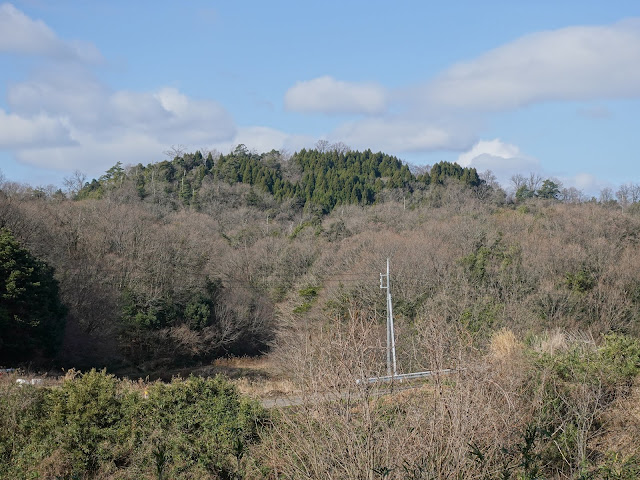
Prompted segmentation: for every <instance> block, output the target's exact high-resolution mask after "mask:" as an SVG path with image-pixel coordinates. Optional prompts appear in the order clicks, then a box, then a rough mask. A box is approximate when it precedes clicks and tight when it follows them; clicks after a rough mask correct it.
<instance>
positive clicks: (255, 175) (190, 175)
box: [74, 145, 483, 214]
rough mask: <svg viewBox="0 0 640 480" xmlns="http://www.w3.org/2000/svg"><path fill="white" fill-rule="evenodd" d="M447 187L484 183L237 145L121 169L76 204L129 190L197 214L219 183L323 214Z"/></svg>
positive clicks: (459, 173) (399, 166)
mask: <svg viewBox="0 0 640 480" xmlns="http://www.w3.org/2000/svg"><path fill="white" fill-rule="evenodd" d="M449 179H455V180H457V181H460V182H462V183H463V184H465V185H467V186H469V187H478V186H480V184H481V183H483V182H482V180H481V179H480V178H479V176H478V173H477V172H476V170H475V169H474V168H462V167H460V166H459V165H457V164H452V163H449V162H440V163H437V164H436V165H434V166H433V167H432V168H431V169H430V171H429V172H427V173H423V174H420V175H418V176H415V175H413V174H412V173H411V171H410V170H409V167H408V166H407V165H406V164H403V163H402V162H401V161H400V160H398V159H397V158H396V157H393V156H390V155H386V154H384V153H381V152H378V153H373V152H372V151H371V150H365V151H364V152H358V151H352V150H342V151H341V150H337V149H332V150H328V151H319V150H305V149H303V150H301V151H300V152H297V153H296V154H294V155H293V156H292V157H291V158H289V159H287V158H286V157H285V156H283V155H281V154H280V152H277V151H275V150H272V151H271V152H269V153H264V154H257V153H252V152H249V150H248V149H247V148H246V147H245V146H244V145H239V146H238V147H236V149H235V150H234V151H233V152H232V153H229V154H228V155H216V157H215V158H214V156H213V155H212V153H211V152H209V153H208V154H207V155H206V157H205V156H203V155H202V153H201V152H200V151H196V152H195V153H193V154H182V155H179V156H176V157H175V158H174V159H173V160H171V161H169V160H165V161H163V162H159V163H155V164H151V165H147V166H143V165H142V164H139V165H136V166H133V167H129V168H127V169H125V168H123V167H122V165H121V164H120V163H118V164H116V165H115V166H114V167H112V168H110V169H109V170H108V171H107V172H106V173H105V174H104V175H103V176H101V177H100V178H99V179H97V180H96V179H94V180H92V181H91V182H90V183H86V184H84V185H83V186H82V188H79V189H78V191H77V192H74V198H76V199H86V198H103V197H104V196H105V194H106V193H107V192H108V191H109V190H110V189H113V188H119V187H122V186H123V184H124V183H125V182H128V183H131V184H132V185H133V186H134V187H135V192H136V194H137V195H138V197H139V198H140V199H142V200H145V199H146V200H147V201H161V198H162V197H165V196H168V197H169V198H170V199H171V200H172V201H174V202H178V203H179V204H181V205H188V206H191V207H194V208H200V207H201V206H202V204H203V203H206V202H207V200H208V198H209V197H210V196H211V192H210V191H209V190H210V186H211V184H213V183H216V182H224V183H226V184H229V185H234V184H245V185H250V186H252V187H255V188H256V189H257V190H258V191H259V192H262V193H267V194H269V195H271V196H272V198H273V200H274V201H276V202H283V201H286V200H290V201H292V202H293V203H294V204H297V205H300V206H307V207H308V208H311V207H315V208H319V209H321V211H322V213H325V214H326V213H329V212H330V211H331V210H333V208H334V207H335V206H336V205H349V204H357V205H371V204H373V203H375V202H376V200H377V199H378V198H379V195H380V193H381V192H382V191H383V190H393V189H403V190H406V191H407V192H413V191H414V190H424V189H425V187H427V186H428V185H430V184H440V185H441V184H443V183H444V182H445V181H447V180H449ZM208 187H209V188H208ZM259 201H260V199H259V198H258V196H257V195H255V194H252V195H250V196H249V198H248V199H247V202H248V203H249V204H252V203H253V204H254V205H256V204H258V203H259Z"/></svg>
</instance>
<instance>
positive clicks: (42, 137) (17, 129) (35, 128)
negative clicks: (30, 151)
mask: <svg viewBox="0 0 640 480" xmlns="http://www.w3.org/2000/svg"><path fill="white" fill-rule="evenodd" d="M65 124H66V122H65V120H64V119H60V118H55V117H50V116H47V115H46V114H38V115H34V116H31V117H24V116H20V115H16V114H14V113H6V112H5V111H4V110H2V109H0V149H13V148H29V147H31V146H34V145H60V144H67V145H68V144H70V143H72V140H71V137H70V132H69V128H68V126H67V125H65Z"/></svg>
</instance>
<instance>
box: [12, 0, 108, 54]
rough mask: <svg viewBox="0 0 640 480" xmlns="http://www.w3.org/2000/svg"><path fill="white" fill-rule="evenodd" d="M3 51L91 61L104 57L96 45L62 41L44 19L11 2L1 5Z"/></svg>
mask: <svg viewBox="0 0 640 480" xmlns="http://www.w3.org/2000/svg"><path fill="white" fill-rule="evenodd" d="M0 52H5V53H16V54H22V55H41V56H48V57H54V58H57V59H60V60H79V61H82V62H91V63H95V62H100V61H101V60H102V55H101V54H100V52H99V51H98V49H97V48H96V47H95V45H93V44H91V43H87V42H79V41H65V40H62V39H60V38H59V37H58V36H57V35H56V34H55V33H54V32H53V30H51V29H50V28H49V27H48V26H47V25H46V24H45V23H44V22H43V21H41V20H33V19H31V18H29V17H28V16H27V15H25V14H24V13H23V12H21V11H20V10H18V9H17V8H16V7H14V6H13V5H12V4H10V3H4V4H2V5H0Z"/></svg>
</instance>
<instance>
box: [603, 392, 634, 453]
mask: <svg viewBox="0 0 640 480" xmlns="http://www.w3.org/2000/svg"><path fill="white" fill-rule="evenodd" d="M604 424H605V427H606V430H605V431H606V433H605V434H604V435H603V436H602V437H601V438H600V439H599V440H598V442H597V443H598V446H597V448H598V449H599V450H601V451H604V452H616V453H618V454H619V455H621V456H622V457H632V456H638V455H640V384H636V385H634V386H633V388H632V389H631V391H630V392H629V395H628V396H627V397H625V398H622V399H620V400H619V401H618V402H617V404H616V405H615V406H614V407H613V408H612V409H611V410H610V411H608V412H607V413H606V414H605V417H604Z"/></svg>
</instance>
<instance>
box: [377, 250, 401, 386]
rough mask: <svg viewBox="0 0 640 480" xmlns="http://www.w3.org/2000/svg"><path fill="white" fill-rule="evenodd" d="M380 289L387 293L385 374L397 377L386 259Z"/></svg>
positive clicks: (391, 305)
mask: <svg viewBox="0 0 640 480" xmlns="http://www.w3.org/2000/svg"><path fill="white" fill-rule="evenodd" d="M380 288H381V289H382V290H386V291H387V374H388V375H389V376H397V375H398V370H397V368H396V338H395V332H394V329H393V304H392V302H391V275H390V274H389V259H388V258H387V273H386V274H384V273H381V274H380Z"/></svg>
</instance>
